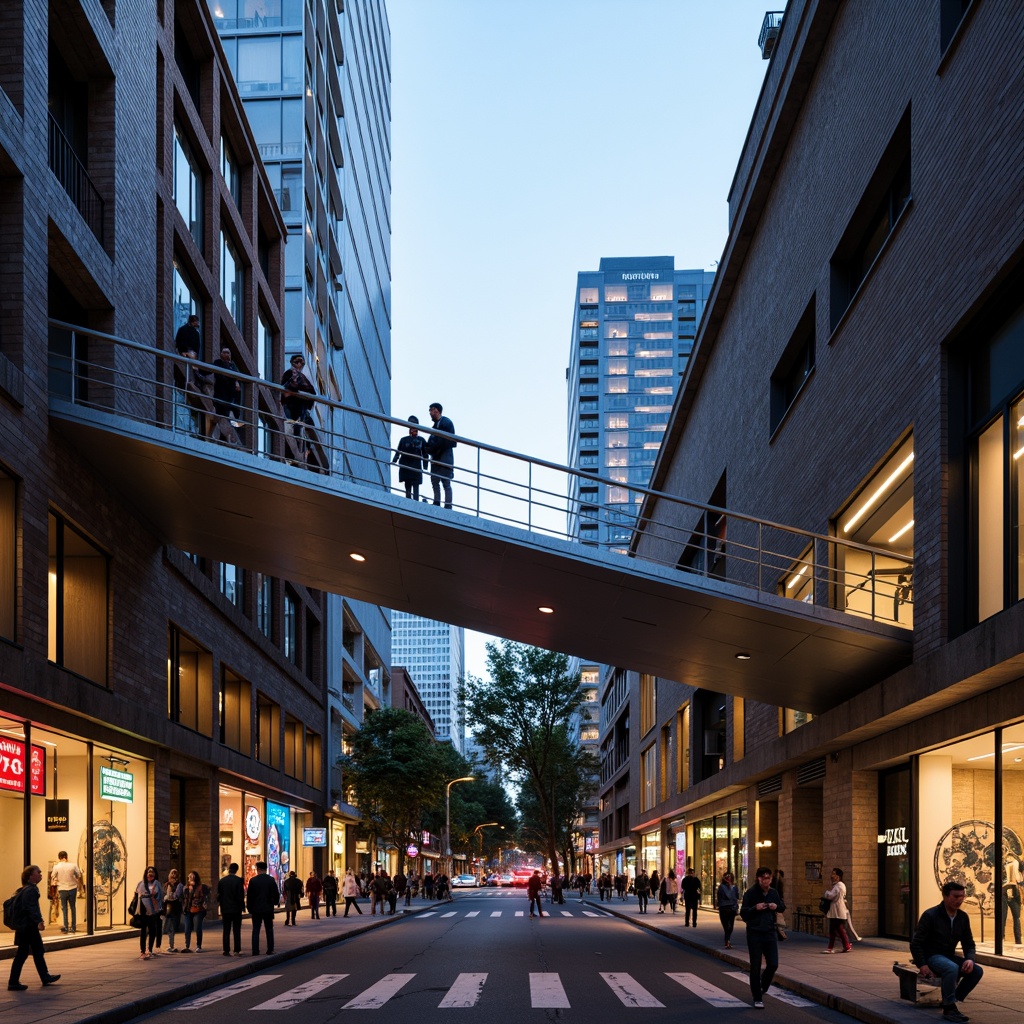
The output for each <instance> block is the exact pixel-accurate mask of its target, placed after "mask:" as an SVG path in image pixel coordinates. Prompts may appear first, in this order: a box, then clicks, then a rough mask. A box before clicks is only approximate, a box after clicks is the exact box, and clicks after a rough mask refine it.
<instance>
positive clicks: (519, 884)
mask: <svg viewBox="0 0 1024 1024" xmlns="http://www.w3.org/2000/svg"><path fill="white" fill-rule="evenodd" d="M531 878H533V868H524V869H523V870H521V871H513V872H512V884H513V885H514V886H515V887H516V888H517V889H525V888H526V887H527V886H528V885H529V884H530V879H531Z"/></svg>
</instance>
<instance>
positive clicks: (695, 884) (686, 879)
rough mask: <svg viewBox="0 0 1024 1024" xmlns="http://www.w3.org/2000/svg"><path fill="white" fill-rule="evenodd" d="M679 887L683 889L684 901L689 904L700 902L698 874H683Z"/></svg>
mask: <svg viewBox="0 0 1024 1024" xmlns="http://www.w3.org/2000/svg"><path fill="white" fill-rule="evenodd" d="M679 888H680V889H682V890H683V902H685V903H689V904H694V903H699V902H700V893H701V887H700V879H699V878H698V877H697V876H696V875H683V880H682V881H681V882H680V883H679Z"/></svg>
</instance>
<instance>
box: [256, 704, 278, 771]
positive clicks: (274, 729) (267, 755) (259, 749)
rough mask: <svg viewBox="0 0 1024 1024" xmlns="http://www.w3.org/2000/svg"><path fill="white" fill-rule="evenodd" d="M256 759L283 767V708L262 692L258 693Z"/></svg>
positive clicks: (262, 762)
mask: <svg viewBox="0 0 1024 1024" xmlns="http://www.w3.org/2000/svg"><path fill="white" fill-rule="evenodd" d="M256 760H257V761H259V762H260V763H261V764H265V765H268V766H269V767H271V768H280V767H281V708H280V706H279V705H278V704H276V703H275V702H274V701H272V700H271V699H270V698H269V697H267V696H265V695H264V694H262V693H257V694H256Z"/></svg>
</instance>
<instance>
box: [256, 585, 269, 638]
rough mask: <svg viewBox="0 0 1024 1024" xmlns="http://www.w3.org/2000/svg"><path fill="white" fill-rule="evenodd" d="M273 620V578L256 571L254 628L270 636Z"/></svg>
mask: <svg viewBox="0 0 1024 1024" xmlns="http://www.w3.org/2000/svg"><path fill="white" fill-rule="evenodd" d="M272 622H273V580H272V579H271V577H269V576H267V575H266V574H265V573H262V572H258V573H256V628H257V629H258V630H259V631H260V632H261V633H262V634H263V635H264V636H265V637H269V636H270V631H271V626H272Z"/></svg>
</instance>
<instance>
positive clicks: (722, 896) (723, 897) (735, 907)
mask: <svg viewBox="0 0 1024 1024" xmlns="http://www.w3.org/2000/svg"><path fill="white" fill-rule="evenodd" d="M780 898H781V897H780ZM739 909H740V891H739V889H737V888H736V879H735V878H733V876H732V872H731V871H726V873H725V874H724V875H722V881H721V882H720V883H719V886H718V919H719V921H721V922H722V931H723V932H725V948H726V949H732V930H733V926H734V925H735V924H736V914H737V913H738V912H739Z"/></svg>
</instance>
